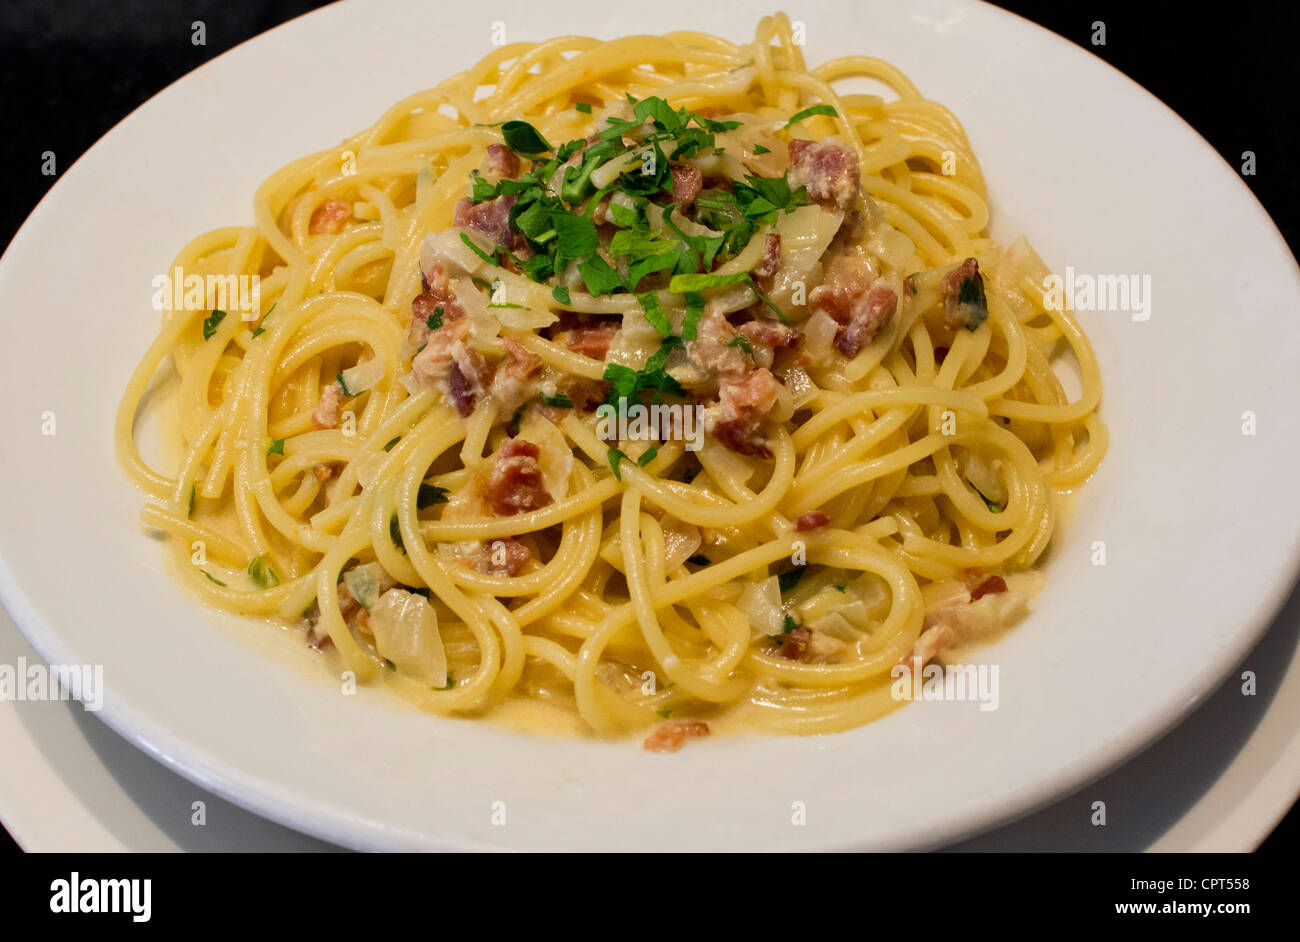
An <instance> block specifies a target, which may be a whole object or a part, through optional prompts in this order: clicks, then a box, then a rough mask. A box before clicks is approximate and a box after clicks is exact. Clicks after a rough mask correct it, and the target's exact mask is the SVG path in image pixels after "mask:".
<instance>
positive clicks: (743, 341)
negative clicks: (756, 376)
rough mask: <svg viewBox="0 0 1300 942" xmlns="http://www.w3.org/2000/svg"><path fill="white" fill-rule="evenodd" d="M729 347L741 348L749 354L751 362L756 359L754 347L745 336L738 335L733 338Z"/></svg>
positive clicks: (728, 344)
mask: <svg viewBox="0 0 1300 942" xmlns="http://www.w3.org/2000/svg"><path fill="white" fill-rule="evenodd" d="M727 346H728V347H739V348H740V349H742V350H744V351H745V352H746V353H748V354H749V358H750V359H751V360H752V359H753V358H754V345H753V344H752V343H750V342H749V338H748V337H746V336H745V335H744V334H736V336H734V337H732V338H731V340H730V341H729V342H728V343H727Z"/></svg>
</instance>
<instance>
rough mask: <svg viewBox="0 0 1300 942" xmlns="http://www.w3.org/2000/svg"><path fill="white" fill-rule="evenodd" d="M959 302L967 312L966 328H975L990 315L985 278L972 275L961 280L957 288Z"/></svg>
mask: <svg viewBox="0 0 1300 942" xmlns="http://www.w3.org/2000/svg"><path fill="white" fill-rule="evenodd" d="M957 304H958V305H960V306H961V307H962V309H963V310H965V312H966V315H967V317H966V329H967V330H975V329H976V328H978V327H979V325H980V324H982V323H984V321H985V320H987V319H988V316H989V306H988V300H987V299H986V298H985V296H984V279H983V278H982V277H980V276H979V275H972V276H970V277H969V278H963V279H962V280H961V287H960V288H958V289H957Z"/></svg>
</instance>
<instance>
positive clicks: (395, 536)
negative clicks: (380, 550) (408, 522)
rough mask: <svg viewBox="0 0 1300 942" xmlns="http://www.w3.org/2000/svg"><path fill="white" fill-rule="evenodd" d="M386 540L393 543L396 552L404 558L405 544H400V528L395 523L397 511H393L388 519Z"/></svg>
mask: <svg viewBox="0 0 1300 942" xmlns="http://www.w3.org/2000/svg"><path fill="white" fill-rule="evenodd" d="M388 538H389V539H390V540H392V541H393V545H394V546H396V547H397V551H398V552H399V553H401V554H402V555H403V556H405V555H406V544H405V543H403V542H402V527H401V525H400V524H399V523H398V522H397V511H395V510H394V511H393V515H392V516H391V517H389V518H388Z"/></svg>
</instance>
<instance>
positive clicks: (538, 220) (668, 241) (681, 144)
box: [429, 95, 835, 392]
mask: <svg viewBox="0 0 1300 942" xmlns="http://www.w3.org/2000/svg"><path fill="white" fill-rule="evenodd" d="M627 100H628V104H629V105H630V106H631V107H632V118H619V117H609V118H607V119H605V124H606V127H605V128H604V129H603V130H601V131H599V132H598V133H597V134H596V135H595V137H593V138H592V139H591V140H590V141H588V140H586V139H583V138H578V139H575V140H571V141H567V142H565V143H563V144H560V145H559V146H556V144H553V143H551V142H549V141H547V140H546V138H545V137H544V136H543V135H542V134H541V133H540V132H539V131H538V130H537V128H535V127H533V126H532V125H531V124H528V123H527V122H524V121H506V122H503V123H502V124H501V125H500V129H501V135H502V138H503V139H504V141H505V143H506V145H507V146H508V147H510V148H511V149H512V150H513V151H514V152H515V153H517V154H520V155H522V156H524V157H526V158H528V159H529V160H531V161H532V163H533V166H532V168H531V169H530V170H529V171H528V172H526V173H523V174H521V175H520V176H518V177H517V178H503V179H500V180H495V181H489V180H487V179H485V178H484V177H483V176H482V174H481V173H479V172H478V171H477V170H476V171H473V172H472V173H471V174H470V200H471V202H473V203H476V204H477V203H482V202H484V201H487V200H494V199H498V198H500V197H506V196H508V197H512V198H513V205H512V206H511V208H510V211H509V225H510V230H511V232H512V233H518V235H519V236H522V240H523V242H524V243H525V244H526V250H524V249H520V250H519V254H515V252H512V251H511V250H510V249H508V248H507V247H506V246H503V245H500V244H497V245H494V246H492V247H491V248H484V247H482V246H480V245H479V244H478V243H476V242H475V241H474V240H473V239H471V238H470V236H469V235H468V234H467V233H464V232H462V233H460V238H461V240H462V241H463V242H464V243H465V244H466V246H468V247H469V248H470V249H471V251H473V252H474V253H475V254H476V255H477V256H478V257H479V258H480V259H482V260H483V261H484V262H486V263H487V264H490V265H493V266H498V267H499V266H501V265H508V264H510V263H511V262H513V266H512V267H515V266H517V267H516V268H515V270H519V271H522V272H523V274H524V275H525V276H526V277H528V278H529V279H531V280H532V281H534V282H537V283H545V282H546V281H547V280H548V279H551V278H553V277H555V276H559V275H563V274H565V273H566V272H568V271H572V270H574V269H576V272H577V275H578V276H579V278H580V279H581V282H582V288H584V289H585V290H586V291H587V292H588V293H589V294H590V295H591V296H593V297H605V296H611V295H616V294H621V293H628V294H635V295H636V296H637V300H638V301H639V302H640V303H641V306H642V309H643V310H644V311H645V315H646V319H647V320H648V321H649V322H650V323H651V324H652V325H653V326H654V327H655V329H656V330H657V331H658V332H659V334H660V335H661V336H662V337H664V338H669V337H670V335H671V333H672V329H673V325H672V322H671V320H670V319H669V317H668V316H667V315H666V314H665V313H664V307H665V306H666V305H665V302H664V301H663V299H662V295H657V294H656V292H661V291H663V290H664V285H665V284H666V285H667V290H668V291H670V292H672V293H673V294H679V295H682V296H683V298H684V300H685V303H686V318H685V322H684V323H683V326H682V330H681V338H680V339H685V340H692V339H694V338H695V328H696V325H697V324H698V321H699V318H700V316H701V315H702V313H703V308H704V298H703V295H702V292H703V291H705V290H706V289H709V288H715V287H723V286H726V285H731V284H745V285H748V286H749V287H750V288H751V289H752V290H753V291H754V294H755V297H756V298H757V299H758V300H759V301H761V302H762V303H763V304H765V305H767V306H768V307H769V308H771V309H772V310H773V311H775V312H776V314H777V316H779V317H780V318H781V319H782V320H783V321H784V320H785V315H784V314H783V313H782V312H781V311H780V310H779V308H777V307H776V305H775V304H774V303H773V302H772V301H771V299H769V298H767V297H766V296H765V295H763V294H762V293H761V292H759V291H758V289H757V288H756V287H755V286H754V284H753V279H752V277H751V276H750V275H749V274H748V273H738V274H734V275H715V274H712V272H713V271H714V269H715V268H717V266H718V263H719V262H720V261H724V260H726V259H729V258H734V257H735V256H736V255H737V254H738V253H739V252H741V251H743V250H744V248H745V247H746V246H747V245H748V244H749V242H750V241H751V240H752V239H753V238H754V236H755V235H757V234H759V233H760V231H761V229H762V227H764V226H773V225H775V224H776V222H777V218H778V216H779V215H780V214H781V213H788V212H792V211H793V210H794V209H795V208H797V207H799V206H802V205H804V204H805V203H806V202H807V193H806V190H804V189H803V188H793V187H791V185H790V181H789V177H788V174H787V175H783V176H781V177H758V176H749V175H747V176H746V177H745V178H744V180H742V181H738V182H736V183H735V184H733V185H730V186H729V188H727V189H716V188H715V189H709V190H705V191H702V192H701V193H699V194H698V195H697V197H696V200H695V205H694V209H693V210H688V211H687V215H678V218H677V220H676V221H674V218H673V217H674V215H675V214H676V211H677V208H678V207H677V205H676V203H675V202H673V195H672V193H673V162H674V161H681V160H685V159H688V158H691V157H694V156H697V155H700V154H708V153H710V152H712V153H717V152H718V148H717V147H716V135H717V134H718V133H719V132H723V131H729V130H732V129H734V128H736V127H739V124H740V122H738V121H718V120H714V119H711V118H706V117H704V116H703V115H700V114H697V113H695V112H693V111H690V110H689V109H687V108H674V107H673V106H672V105H670V104H669V103H668V102H667V101H666V100H664V99H663V98H659V97H655V96H648V97H645V98H639V99H638V98H636V97H634V96H630V95H629V96H628V98H627ZM574 107H575V108H576V109H577V110H578V111H579V112H581V113H584V114H591V113H592V111H593V106H592V105H591V104H590V103H587V102H576V103H575V104H574ZM812 114H835V111H834V109H832V108H830V106H827V105H820V106H814V107H813V108H810V109H806V110H805V111H804V112H800V114H799V115H796V116H795V117H794V118H792V119H791V123H793V122H794V121H796V120H802V118H804V117H807V116H808V115H812ZM754 152H755V153H770V149H769V148H766V147H756V148H755V150H754ZM598 169H599V170H600V173H596V171H597V170H598ZM556 181H558V185H557V184H556ZM597 181H599V183H600V184H603V185H597ZM557 191H558V192H557ZM614 197H616V198H614ZM652 204H653V205H652ZM597 207H600V211H601V212H602V213H603V222H604V223H605V224H608V225H611V226H614V227H617V229H618V231H617V232H615V233H614V234H613V236H612V237H609V238H608V244H604V243H603V242H602V236H601V234H600V230H599V229H598V228H597V225H596V222H595V218H596V216H597V215H599V214H598V213H597ZM649 209H653V210H654V213H649V212H648V210H649ZM661 218H662V225H661V224H660V222H659V220H660V219H661ZM688 218H689V220H690V224H689V225H688V222H687V220H688ZM651 219H653V220H654V221H655V226H654V227H653V228H652V226H651V224H650V221H651ZM683 225H688V227H689V228H691V230H692V231H691V232H686V231H684V230H683V229H682V226H683ZM697 226H700V227H703V228H697ZM521 256H526V257H521ZM571 266H572V267H571ZM651 276H656V277H655V278H654V279H653V282H652V284H650V285H647V290H644V291H643V290H642V283H643V281H646V280H647V279H649V278H651ZM572 290H573V288H572V287H571V286H570V285H569V284H563V285H557V286H552V287H551V296H552V297H553V298H554V300H555V302H556V303H557V304H559V305H563V306H566V307H568V306H570V305H571V304H572V301H573V298H572V294H571V293H572ZM490 306H493V307H499V306H502V305H497V304H493V305H490ZM510 306H513V305H510ZM429 326H430V328H431V329H435V325H434V323H433V320H432V319H430V322H429ZM674 387H676V384H675V383H672V382H670V381H650V382H647V381H642V382H641V383H640V385H638V386H637V387H636V390H640V389H647V388H649V389H653V390H656V391H658V392H672V391H674ZM678 388H679V387H678Z"/></svg>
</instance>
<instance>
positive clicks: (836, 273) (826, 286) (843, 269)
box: [808, 256, 898, 356]
mask: <svg viewBox="0 0 1300 942" xmlns="http://www.w3.org/2000/svg"><path fill="white" fill-rule="evenodd" d="M808 306H809V307H810V308H811V309H812V310H813V311H824V312H825V313H826V314H828V315H830V317H831V318H832V319H833V320H834V321H835V322H836V323H838V324H843V325H844V327H843V328H842V329H840V330H839V331H837V332H836V334H835V349H837V350H839V351H840V352H841V353H843V354H844V355H845V356H854V355H855V354H857V352H858V351H859V350H861V349H862V348H863V347H864V346H866V345H867V344H869V343H870V342H871V341H872V339H873V338H874V337H875V336H876V334H877V333H879V332H880V329H881V328H882V327H884V326H885V324H887V323H889V319H890V318H891V317H893V316H894V312H895V311H896V310H897V309H898V295H897V294H895V293H894V289H893V288H891V287H889V285H888V284H886V283H885V281H884V280H883V279H881V278H879V277H877V275H876V273H875V270H874V269H873V268H872V267H871V265H870V263H868V262H867V261H866V260H865V259H862V258H857V257H855V256H840V257H838V258H836V259H835V260H834V261H832V262H831V263H830V264H829V265H828V266H827V268H826V276H825V278H824V279H823V280H822V283H821V284H820V285H818V286H817V287H816V288H813V290H812V291H811V292H810V293H809V295H808Z"/></svg>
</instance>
